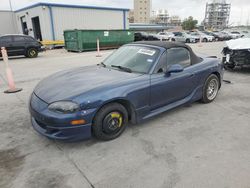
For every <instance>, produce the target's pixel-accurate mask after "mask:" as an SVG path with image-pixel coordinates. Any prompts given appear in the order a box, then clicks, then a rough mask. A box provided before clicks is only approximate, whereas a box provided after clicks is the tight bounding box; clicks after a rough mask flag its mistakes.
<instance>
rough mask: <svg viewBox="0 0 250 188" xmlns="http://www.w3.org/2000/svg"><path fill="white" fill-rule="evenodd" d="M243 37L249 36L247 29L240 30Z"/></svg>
mask: <svg viewBox="0 0 250 188" xmlns="http://www.w3.org/2000/svg"><path fill="white" fill-rule="evenodd" d="M241 34H242V37H243V38H250V32H249V31H242V32H241Z"/></svg>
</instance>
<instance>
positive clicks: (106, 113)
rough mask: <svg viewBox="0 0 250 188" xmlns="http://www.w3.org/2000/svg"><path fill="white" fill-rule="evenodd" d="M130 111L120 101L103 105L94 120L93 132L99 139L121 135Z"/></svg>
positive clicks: (108, 138) (111, 138)
mask: <svg viewBox="0 0 250 188" xmlns="http://www.w3.org/2000/svg"><path fill="white" fill-rule="evenodd" d="M127 123H128V112H127V110H126V108H125V107H124V106H123V105H121V104H119V103H111V104H107V105H105V106H104V107H102V108H101V109H100V110H99V112H98V113H97V114H96V116H95V118H94V122H93V127H92V130H93V133H94V135H95V137H96V138H97V139H100V140H105V141H108V140H113V139H115V138H117V137H119V136H120V135H121V134H122V133H123V131H124V130H125V129H126V126H127Z"/></svg>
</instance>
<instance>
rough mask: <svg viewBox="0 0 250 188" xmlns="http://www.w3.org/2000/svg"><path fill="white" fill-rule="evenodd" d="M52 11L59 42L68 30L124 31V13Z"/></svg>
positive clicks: (71, 10)
mask: <svg viewBox="0 0 250 188" xmlns="http://www.w3.org/2000/svg"><path fill="white" fill-rule="evenodd" d="M52 11H53V19H54V28H55V38H56V39H59V40H61V39H63V31H64V30H68V29H107V30H109V29H124V21H123V20H124V13H123V11H116V10H100V9H84V8H64V7H52ZM125 13H126V12H125ZM125 19H127V16H126V15H125ZM126 22H128V21H127V20H126ZM128 27H129V26H128V24H126V28H128Z"/></svg>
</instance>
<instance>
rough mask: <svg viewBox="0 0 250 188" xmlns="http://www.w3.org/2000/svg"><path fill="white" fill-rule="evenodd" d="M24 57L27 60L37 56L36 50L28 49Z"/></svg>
mask: <svg viewBox="0 0 250 188" xmlns="http://www.w3.org/2000/svg"><path fill="white" fill-rule="evenodd" d="M25 56H26V57H28V58H35V57H37V56H38V51H37V49H36V48H29V49H28V50H27V52H26V55H25Z"/></svg>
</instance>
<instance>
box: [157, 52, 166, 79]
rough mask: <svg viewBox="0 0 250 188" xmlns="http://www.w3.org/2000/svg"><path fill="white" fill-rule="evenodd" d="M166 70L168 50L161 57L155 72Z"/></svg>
mask: <svg viewBox="0 0 250 188" xmlns="http://www.w3.org/2000/svg"><path fill="white" fill-rule="evenodd" d="M166 70H167V52H164V53H163V54H162V55H161V58H160V60H159V62H158V64H157V66H156V68H155V70H154V74H157V73H163V72H166Z"/></svg>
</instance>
